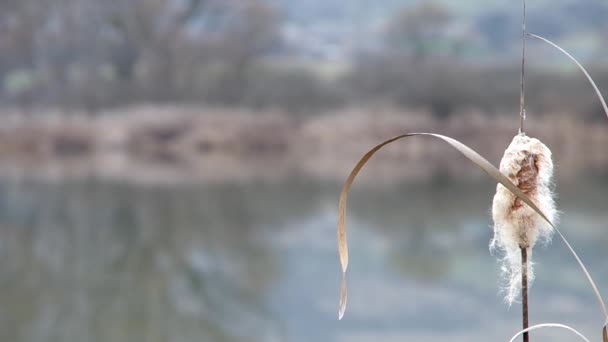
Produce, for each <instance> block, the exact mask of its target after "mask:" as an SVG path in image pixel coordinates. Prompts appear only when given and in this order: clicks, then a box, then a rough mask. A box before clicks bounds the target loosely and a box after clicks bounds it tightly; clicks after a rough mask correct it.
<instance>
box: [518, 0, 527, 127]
mask: <svg viewBox="0 0 608 342" xmlns="http://www.w3.org/2000/svg"><path fill="white" fill-rule="evenodd" d="M523 2H524V15H523V19H522V22H521V40H522V52H521V94H520V97H519V99H520V100H519V133H524V121H525V120H526V92H525V84H526V83H525V76H526V0H523Z"/></svg>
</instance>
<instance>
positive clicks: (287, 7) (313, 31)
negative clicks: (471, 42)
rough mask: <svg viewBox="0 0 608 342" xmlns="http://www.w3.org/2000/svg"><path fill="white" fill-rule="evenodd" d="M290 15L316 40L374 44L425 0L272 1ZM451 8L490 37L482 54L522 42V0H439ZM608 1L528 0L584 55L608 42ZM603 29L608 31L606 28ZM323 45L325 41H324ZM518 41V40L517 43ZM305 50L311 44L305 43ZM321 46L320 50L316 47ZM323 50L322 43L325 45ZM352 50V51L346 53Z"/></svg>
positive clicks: (291, 22)
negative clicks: (409, 9)
mask: <svg viewBox="0 0 608 342" xmlns="http://www.w3.org/2000/svg"><path fill="white" fill-rule="evenodd" d="M269 1H271V2H273V3H275V4H276V5H277V6H279V7H281V8H282V9H283V11H284V13H286V16H287V27H288V28H289V29H290V30H291V31H292V32H300V34H301V35H302V36H305V35H306V36H308V38H310V40H311V41H314V42H317V41H320V42H325V43H327V42H329V43H328V44H329V45H331V46H332V47H333V48H334V49H335V48H336V46H340V45H344V46H349V47H352V46H353V45H359V46H360V45H369V42H368V41H367V40H378V38H379V37H378V34H379V33H380V32H381V31H382V29H383V27H385V26H386V23H387V22H388V21H389V20H390V18H391V17H392V16H393V15H394V14H395V13H396V12H397V11H399V10H400V9H403V8H407V7H408V6H409V7H411V6H415V5H416V4H418V3H420V2H421V0H379V1H369V0H348V1H344V0H269ZM436 2H439V3H441V4H443V5H445V7H446V8H447V9H448V10H449V11H450V12H451V13H452V15H453V21H452V25H453V26H454V27H455V28H458V29H459V30H467V31H468V32H472V33H474V34H475V36H477V37H478V38H479V39H481V41H482V42H486V45H487V46H484V47H483V48H481V49H479V48H478V49H477V50H476V51H480V53H482V54H485V55H490V56H492V55H498V54H500V55H503V54H504V53H505V51H508V50H509V48H510V47H512V45H513V44H517V36H518V31H519V29H520V21H521V10H522V8H521V2H520V1H513V0H492V1H484V0H458V1H454V0H437V1H436ZM606 18H608V2H607V1H605V0H551V1H550V0H535V1H531V0H529V1H528V28H529V30H530V31H532V32H535V33H539V34H542V35H544V36H547V37H551V38H552V39H558V40H568V41H569V42H570V43H572V44H573V46H574V47H575V48H576V49H579V51H581V54H583V55H585V54H587V53H591V51H594V50H596V48H597V47H598V45H599V44H602V43H603V44H604V46H608V20H606ZM602 30H603V32H604V33H601V32H602ZM320 45H323V43H320ZM513 46H514V45H513ZM303 48H304V49H306V46H304V47H303ZM316 49H319V47H318V46H317V47H316ZM321 49H322V48H321ZM344 53H345V54H348V52H344Z"/></svg>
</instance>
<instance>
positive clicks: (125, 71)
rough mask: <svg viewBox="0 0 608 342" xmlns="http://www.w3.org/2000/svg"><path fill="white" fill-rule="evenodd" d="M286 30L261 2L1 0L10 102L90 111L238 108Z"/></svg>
mask: <svg viewBox="0 0 608 342" xmlns="http://www.w3.org/2000/svg"><path fill="white" fill-rule="evenodd" d="M279 22H280V15H279V13H278V11H277V10H276V9H275V8H273V7H271V6H269V5H267V4H266V3H265V2H263V1H258V0H247V1H242V0H180V1H175V0H104V1H98V0H50V1H46V0H45V1H42V0H4V1H3V2H1V3H0V51H1V53H0V79H2V80H4V87H3V90H4V92H3V93H4V94H3V95H4V96H5V97H12V98H13V99H15V100H17V101H19V102H24V103H27V102H43V103H53V104H60V105H67V106H85V107H87V108H89V109H95V108H96V107H100V106H107V105H113V104H120V103H125V102H132V101H142V100H155V101H156V100H157V101H180V100H183V99H188V98H198V97H200V98H203V99H205V98H207V97H208V98H214V99H216V100H218V101H222V102H235V101H237V100H238V98H239V96H240V95H241V92H242V87H243V84H244V83H245V82H246V80H245V79H246V74H247V72H248V70H249V68H250V67H251V66H252V64H253V63H254V62H255V61H256V59H258V58H259V57H260V56H261V55H263V54H264V53H265V52H266V51H268V50H269V49H272V47H273V44H275V43H276V41H277V39H278V33H279V29H278V27H279ZM228 89H229V91H228Z"/></svg>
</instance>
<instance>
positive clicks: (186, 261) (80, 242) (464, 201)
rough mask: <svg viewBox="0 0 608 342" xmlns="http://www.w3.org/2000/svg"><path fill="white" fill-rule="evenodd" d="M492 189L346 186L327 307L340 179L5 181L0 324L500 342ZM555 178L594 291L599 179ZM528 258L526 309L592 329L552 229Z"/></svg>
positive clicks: (606, 281)
mask: <svg viewBox="0 0 608 342" xmlns="http://www.w3.org/2000/svg"><path fill="white" fill-rule="evenodd" d="M493 188H494V185H493V184H492V183H491V182H483V183H480V184H475V183H456V182H453V181H450V180H439V181H437V182H434V183H432V184H425V185H415V184H407V183H406V184H397V185H392V186H389V185H382V186H376V187H374V186H369V185H367V186H358V187H356V189H355V191H354V192H353V197H352V199H351V201H350V203H349V218H348V222H349V229H350V231H349V237H350V239H351V240H350V248H351V263H350V271H349V272H350V273H349V286H350V293H349V295H350V303H349V307H348V310H347V313H346V317H345V319H344V320H343V321H340V322H339V321H338V320H337V301H338V287H339V266H338V259H337V255H336V246H335V245H336V241H335V240H336V238H335V221H336V208H337V197H338V191H339V184H334V183H326V182H322V181H318V180H314V179H299V178H297V177H294V178H293V179H290V180H286V181H282V182H274V183H261V182H260V183H257V182H248V183H238V184H191V185H188V186H186V185H180V186H175V185H173V186H157V187H151V186H145V187H144V186H136V185H130V184H126V183H117V182H106V181H101V180H96V179H86V180H73V181H64V182H61V183H53V184H48V183H45V182H37V181H32V180H29V181H24V180H21V181H3V182H1V183H0V340H1V341H14V342H34V341H58V342H59V341H61V342H83V341H111V342H123V341H125V342H126V341H129V342H133V341H270V342H272V341H302V342H304V341H328V342H329V341H348V342H356V341H374V340H381V341H383V342H386V341H450V342H454V341H507V340H508V339H509V338H510V337H511V335H512V333H514V332H516V331H517V330H518V327H519V325H520V323H519V319H520V318H519V317H520V309H519V306H517V305H514V306H513V307H512V308H510V309H509V308H508V307H507V306H506V305H504V304H503V302H502V298H501V297H500V295H499V294H498V277H497V273H498V267H497V264H496V259H495V258H494V257H492V256H491V255H490V253H489V251H488V247H487V246H488V241H489V239H490V237H491V229H490V218H489V206H490V201H491V198H492V193H493ZM558 190H559V192H560V200H559V204H560V209H561V210H562V211H563V215H562V216H563V219H562V223H561V227H562V229H563V231H564V233H566V235H567V236H568V237H569V238H570V239H571V242H572V243H573V244H574V246H575V247H576V248H577V249H578V250H579V251H580V252H581V256H582V257H583V259H584V260H585V261H586V262H587V264H588V267H589V269H590V271H591V272H592V274H593V275H594V276H595V278H596V281H597V283H598V285H599V287H600V289H601V290H603V292H604V293H606V294H608V268H606V263H605V261H606V259H607V257H608V248H607V247H606V246H608V234H606V233H605V232H606V229H607V228H606V222H608V211H607V210H606V209H607V208H608V204H607V203H606V202H605V198H606V196H605V194H606V193H608V183H606V182H605V181H604V180H602V179H599V180H598V179H586V180H585V181H584V182H580V183H571V184H558ZM535 260H536V262H537V265H536V270H537V281H536V283H535V284H534V287H533V288H532V291H531V321H532V323H540V322H551V321H558V322H561V323H565V324H570V325H574V326H576V327H577V328H580V329H581V330H582V331H583V332H584V333H586V334H587V335H588V337H590V338H591V339H592V340H599V333H600V331H599V327H600V325H601V323H602V319H601V312H600V310H599V307H598V305H597V304H596V303H595V300H594V297H593V294H592V292H591V291H590V290H589V288H588V286H587V284H586V282H585V280H584V278H583V277H582V273H581V272H580V270H579V269H578V268H577V266H576V264H575V262H574V260H573V258H572V257H571V256H570V255H568V253H567V252H566V250H565V249H564V247H563V245H562V243H561V242H560V241H558V240H554V242H553V244H552V245H551V246H549V247H548V248H546V249H538V250H537V251H536V252H535ZM533 336H536V338H535V339H534V340H535V341H540V340H541V338H540V337H541V336H545V339H544V340H545V341H572V340H573V337H572V336H570V335H569V333H565V332H553V333H551V332H541V333H538V334H535V335H533Z"/></svg>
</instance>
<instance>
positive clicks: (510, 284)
mask: <svg viewBox="0 0 608 342" xmlns="http://www.w3.org/2000/svg"><path fill="white" fill-rule="evenodd" d="M500 171H501V172H502V173H503V174H504V175H505V176H507V177H508V178H509V180H510V181H511V182H513V184H515V185H516V186H517V187H518V188H519V189H520V190H521V191H522V192H523V193H525V194H526V195H527V196H528V197H529V198H530V199H531V200H532V201H533V202H534V203H535V204H536V205H537V206H538V207H539V208H540V209H541V210H542V211H543V213H545V215H547V217H548V218H549V219H550V220H551V221H554V219H555V216H556V215H555V204H554V201H553V193H552V191H551V178H552V176H553V162H552V161H551V150H549V148H548V147H547V146H545V145H544V144H543V143H542V142H540V141H539V140H538V139H534V138H530V137H528V136H526V135H525V134H518V135H517V136H515V137H514V138H513V141H512V142H511V144H510V145H509V147H508V148H507V150H506V151H505V154H504V156H503V158H502V160H501V162H500ZM492 217H493V219H494V239H493V240H492V243H491V247H492V248H497V249H499V250H500V251H502V252H503V253H504V257H503V259H502V271H503V275H504V277H505V280H506V282H507V284H506V293H507V295H506V300H507V302H509V303H512V302H513V301H514V300H515V298H516V297H517V296H518V295H519V292H520V290H521V282H520V279H521V272H522V264H521V254H520V253H521V252H520V248H525V249H526V250H527V252H528V258H529V259H530V258H531V256H532V248H533V247H534V245H535V244H536V242H537V241H538V240H539V239H541V240H542V239H544V240H547V239H549V238H550V237H551V235H552V233H553V228H552V227H551V226H550V225H549V224H548V223H547V222H545V221H544V220H543V219H542V218H541V217H540V216H539V215H538V214H537V213H536V212H535V211H534V210H533V209H532V208H530V207H529V206H528V205H527V204H525V203H523V202H522V201H521V200H520V199H519V198H518V197H517V196H515V195H514V194H513V193H512V192H510V191H509V190H507V189H506V188H505V187H504V186H502V185H500V184H499V185H498V186H497V188H496V195H495V196H494V201H493V203H492ZM531 266H532V265H531V263H528V278H529V281H530V282H531V281H532V280H533V276H534V274H533V270H532V267H531Z"/></svg>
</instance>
